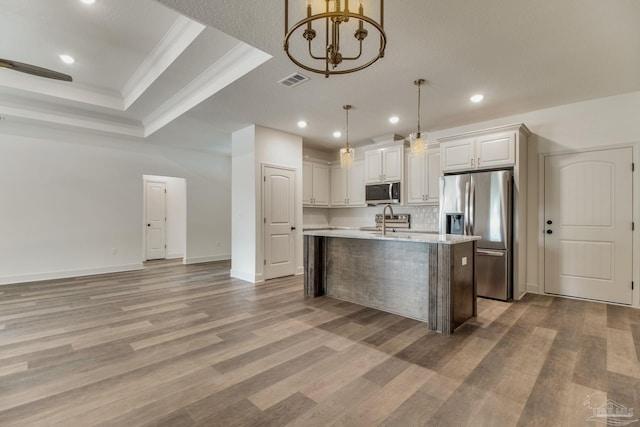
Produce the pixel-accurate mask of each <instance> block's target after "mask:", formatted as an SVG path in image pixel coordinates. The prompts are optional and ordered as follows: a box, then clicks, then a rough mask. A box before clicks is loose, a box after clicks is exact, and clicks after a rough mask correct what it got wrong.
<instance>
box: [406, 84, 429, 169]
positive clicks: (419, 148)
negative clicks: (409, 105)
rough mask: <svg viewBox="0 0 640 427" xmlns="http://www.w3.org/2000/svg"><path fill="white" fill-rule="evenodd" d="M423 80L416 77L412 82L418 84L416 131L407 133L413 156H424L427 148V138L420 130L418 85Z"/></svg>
mask: <svg viewBox="0 0 640 427" xmlns="http://www.w3.org/2000/svg"><path fill="white" fill-rule="evenodd" d="M424 82H425V80H424V79H418V80H416V81H414V82H413V84H414V85H416V86H418V131H417V132H414V133H412V134H410V135H409V144H410V147H411V155H412V156H414V157H418V156H424V153H425V151H426V150H427V138H426V136H423V135H422V132H420V86H422V85H423V84H424Z"/></svg>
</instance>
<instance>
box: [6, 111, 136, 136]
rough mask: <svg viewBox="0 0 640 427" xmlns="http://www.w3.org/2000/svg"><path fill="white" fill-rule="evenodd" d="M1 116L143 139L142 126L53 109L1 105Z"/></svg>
mask: <svg viewBox="0 0 640 427" xmlns="http://www.w3.org/2000/svg"><path fill="white" fill-rule="evenodd" d="M0 115H2V116H7V117H19V118H21V119H29V120H35V121H39V122H45V123H52V124H55V125H63V126H70V127H75V128H82V129H91V130H97V131H102V132H110V133H116V134H120V135H127V136H135V137H143V136H144V128H143V127H142V125H141V124H139V125H136V124H133V123H131V124H129V123H122V122H118V121H116V120H113V119H111V120H103V119H96V118H91V117H87V116H79V115H75V114H65V113H62V112H58V111H54V110H51V109H47V110H42V109H38V108H34V107H32V106H28V107H27V106H21V105H16V104H8V103H0Z"/></svg>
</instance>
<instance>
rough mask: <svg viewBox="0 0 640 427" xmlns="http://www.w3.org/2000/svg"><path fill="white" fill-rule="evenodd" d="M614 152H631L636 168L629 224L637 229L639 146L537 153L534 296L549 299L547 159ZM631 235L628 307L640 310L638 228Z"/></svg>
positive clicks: (639, 224) (639, 195)
mask: <svg viewBox="0 0 640 427" xmlns="http://www.w3.org/2000/svg"><path fill="white" fill-rule="evenodd" d="M617 148H631V150H632V162H633V163H634V164H635V165H636V170H635V172H634V173H633V176H632V181H631V197H632V198H633V201H632V203H631V207H632V213H631V216H632V220H633V222H634V223H635V224H636V225H637V227H640V221H639V218H638V213H639V212H640V185H639V184H638V182H639V181H638V177H639V176H640V170H639V169H638V168H640V142H636V143H630V144H629V143H627V144H611V145H606V146H597V147H589V148H582V149H575V150H566V149H565V150H558V151H546V152H543V153H538V227H537V229H536V232H537V234H538V239H537V240H536V241H537V243H538V265H537V267H538V283H537V292H536V293H538V294H541V295H551V294H546V293H545V292H544V289H545V277H544V269H545V263H544V256H545V253H544V251H545V247H544V230H545V203H544V200H545V185H544V183H545V163H546V158H547V157H549V156H558V155H564V154H580V153H588V152H592V151H603V150H614V149H617ZM637 227H636V230H635V231H634V232H633V233H634V235H633V236H632V244H631V259H632V265H633V271H632V275H631V277H632V280H633V282H634V289H633V291H632V297H631V307H635V308H640V290H639V289H638V288H640V262H637V261H639V260H636V259H635V257H636V256H637V254H639V253H640V252H639V250H640V233H639V232H638V230H639V229H638V228H637ZM561 298H569V299H580V300H581V301H593V302H601V303H603V304H612V305H619V306H621V307H629V305H627V304H618V303H614V302H602V301H597V300H587V299H583V298H574V297H570V296H562V297H561Z"/></svg>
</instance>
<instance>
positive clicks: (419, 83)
mask: <svg viewBox="0 0 640 427" xmlns="http://www.w3.org/2000/svg"><path fill="white" fill-rule="evenodd" d="M417 84H418V137H420V86H422V82H421V81H420V80H418V81H417Z"/></svg>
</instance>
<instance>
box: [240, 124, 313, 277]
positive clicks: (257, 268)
mask: <svg viewBox="0 0 640 427" xmlns="http://www.w3.org/2000/svg"><path fill="white" fill-rule="evenodd" d="M232 140H233V146H232V153H233V154H232V187H233V191H232V193H233V201H232V214H231V216H232V226H231V228H232V240H233V249H232V257H231V276H232V277H236V278H239V279H242V280H246V281H249V282H254V283H257V282H261V281H263V280H264V265H263V260H264V230H263V221H262V166H263V165H271V166H283V167H287V168H291V169H294V170H295V172H296V190H295V192H296V193H295V197H296V203H295V215H296V225H297V227H296V235H295V242H296V243H295V244H296V250H295V254H296V255H295V258H296V259H295V263H296V264H295V265H296V274H302V273H303V271H304V268H303V256H302V253H303V247H302V225H303V224H302V138H301V137H299V136H296V135H291V134H288V133H284V132H280V131H276V130H274V129H269V128H264V127H261V126H256V125H251V126H248V127H246V128H244V129H241V130H239V131H237V132H234V133H233V136H232Z"/></svg>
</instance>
